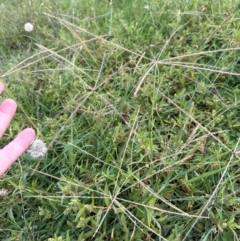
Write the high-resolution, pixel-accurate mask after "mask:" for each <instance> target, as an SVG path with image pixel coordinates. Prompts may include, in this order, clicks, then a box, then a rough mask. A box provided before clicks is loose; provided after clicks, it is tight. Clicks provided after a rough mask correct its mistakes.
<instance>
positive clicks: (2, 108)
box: [0, 99, 17, 137]
mask: <svg viewBox="0 0 240 241" xmlns="http://www.w3.org/2000/svg"><path fill="white" fill-rule="evenodd" d="M16 110H17V104H16V102H15V101H14V100H11V99H7V100H4V101H3V103H2V104H1V105H0V137H2V135H3V134H4V132H5V131H6V129H7V127H8V125H9V123H10V122H11V120H12V118H13V116H14V114H15V112H16Z"/></svg>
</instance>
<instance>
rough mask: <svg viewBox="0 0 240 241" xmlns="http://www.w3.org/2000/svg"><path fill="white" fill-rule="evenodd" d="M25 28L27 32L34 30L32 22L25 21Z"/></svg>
mask: <svg viewBox="0 0 240 241" xmlns="http://www.w3.org/2000/svg"><path fill="white" fill-rule="evenodd" d="M24 30H25V31H26V32H32V31H33V25H32V24H31V23H25V24H24Z"/></svg>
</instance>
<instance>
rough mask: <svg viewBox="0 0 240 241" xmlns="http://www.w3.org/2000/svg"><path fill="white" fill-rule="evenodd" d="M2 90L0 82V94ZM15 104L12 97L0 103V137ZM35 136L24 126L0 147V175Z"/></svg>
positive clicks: (14, 108)
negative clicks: (7, 142)
mask: <svg viewBox="0 0 240 241" xmlns="http://www.w3.org/2000/svg"><path fill="white" fill-rule="evenodd" d="M3 90H4V85H3V84H2V83H1V82H0V94H1V93H2V92H3ZM16 110H17V104H16V102H15V101H14V100H12V99H6V100H4V101H3V102H2V103H1V105H0V138H1V137H2V136H3V134H4V132H5V131H6V129H7V128H8V126H9V124H10V122H11V120H12V118H13V116H14V114H15V112H16ZM34 137H35V131H34V130H33V129H32V128H26V129H25V130H23V131H22V132H20V133H19V134H18V135H17V136H16V137H15V139H14V140H13V141H11V142H10V143H9V144H7V145H6V146H5V147H3V148H2V149H0V176H2V175H3V174H4V173H5V172H6V171H7V170H8V168H9V167H10V166H11V165H12V164H13V163H14V162H15V161H16V160H17V159H18V158H19V157H20V156H21V155H22V154H23V153H24V152H25V151H26V150H27V148H28V147H29V146H30V144H31V142H32V141H33V139H34Z"/></svg>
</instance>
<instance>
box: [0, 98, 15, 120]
mask: <svg viewBox="0 0 240 241" xmlns="http://www.w3.org/2000/svg"><path fill="white" fill-rule="evenodd" d="M0 110H1V112H3V113H4V114H7V115H9V116H13V114H14V113H15V111H16V110H17V103H16V102H15V101H14V100H12V99H6V100H4V101H3V102H2V104H1V106H0Z"/></svg>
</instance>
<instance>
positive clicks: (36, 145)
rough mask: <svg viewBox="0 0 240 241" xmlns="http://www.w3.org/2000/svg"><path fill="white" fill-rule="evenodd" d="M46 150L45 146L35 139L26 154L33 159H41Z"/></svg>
mask: <svg viewBox="0 0 240 241" xmlns="http://www.w3.org/2000/svg"><path fill="white" fill-rule="evenodd" d="M47 150H48V148H47V145H46V144H45V143H44V142H43V141H42V140H40V139H35V140H34V141H33V142H32V144H31V146H30V147H29V149H28V151H27V153H28V154H29V155H30V156H31V157H33V158H36V159H37V158H43V157H44V155H45V154H46V152H47Z"/></svg>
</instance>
